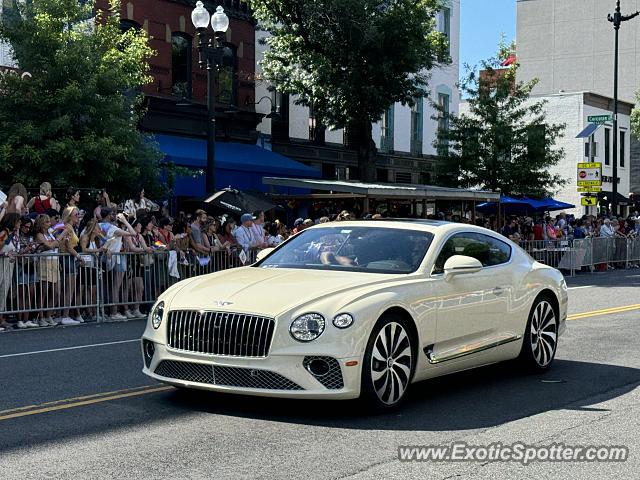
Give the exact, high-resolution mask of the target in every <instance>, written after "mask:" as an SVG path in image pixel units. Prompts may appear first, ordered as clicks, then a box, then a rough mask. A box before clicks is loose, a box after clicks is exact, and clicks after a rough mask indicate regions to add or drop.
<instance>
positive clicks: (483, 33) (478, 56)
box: [460, 0, 516, 76]
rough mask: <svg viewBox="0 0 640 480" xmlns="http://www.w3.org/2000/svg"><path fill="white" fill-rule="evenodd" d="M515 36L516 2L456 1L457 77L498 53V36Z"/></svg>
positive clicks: (491, 0) (493, 0)
mask: <svg viewBox="0 0 640 480" xmlns="http://www.w3.org/2000/svg"><path fill="white" fill-rule="evenodd" d="M502 33H504V34H505V35H506V40H507V42H510V41H511V40H513V39H515V36H516V0H460V76H463V75H464V72H465V69H464V64H465V63H468V64H469V65H472V66H473V65H477V64H478V63H480V60H484V59H487V58H489V57H491V56H493V55H495V53H496V52H497V50H498V48H497V47H498V42H499V41H500V36H501V35H502Z"/></svg>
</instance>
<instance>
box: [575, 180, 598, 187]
mask: <svg viewBox="0 0 640 480" xmlns="http://www.w3.org/2000/svg"><path fill="white" fill-rule="evenodd" d="M601 185H602V180H578V186H579V187H599V186H601Z"/></svg>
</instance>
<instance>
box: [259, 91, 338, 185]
mask: <svg viewBox="0 0 640 480" xmlns="http://www.w3.org/2000/svg"><path fill="white" fill-rule="evenodd" d="M270 91H271V101H272V102H273V108H274V109H275V111H276V112H278V113H279V116H278V117H276V118H274V119H272V120H271V136H272V138H273V139H274V140H281V141H287V140H288V139H289V95H288V94H283V93H281V92H278V91H277V90H276V89H275V88H271V89H270ZM326 178H333V177H326Z"/></svg>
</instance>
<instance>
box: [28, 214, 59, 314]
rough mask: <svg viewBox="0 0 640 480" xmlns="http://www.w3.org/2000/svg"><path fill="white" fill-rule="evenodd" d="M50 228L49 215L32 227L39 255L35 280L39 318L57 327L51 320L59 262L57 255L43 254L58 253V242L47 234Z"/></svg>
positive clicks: (37, 220) (41, 217)
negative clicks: (40, 308)
mask: <svg viewBox="0 0 640 480" xmlns="http://www.w3.org/2000/svg"><path fill="white" fill-rule="evenodd" d="M50 228H51V218H50V217H49V215H39V216H38V218H36V223H35V225H34V227H33V233H34V235H35V241H36V244H37V252H38V253H39V254H40V257H39V258H38V268H37V278H38V281H39V283H40V288H39V290H38V293H39V295H40V302H39V303H40V304H41V305H42V307H43V311H42V313H41V314H40V318H41V319H44V320H45V321H46V322H47V323H48V324H49V325H51V326H54V325H57V324H58V322H56V321H55V320H54V319H53V311H52V310H51V309H53V308H55V307H56V306H57V305H56V299H57V298H58V296H59V287H58V285H59V280H60V270H59V260H58V256H57V255H46V254H45V252H50V253H53V254H57V253H58V247H59V243H58V240H56V238H55V237H54V236H53V234H51V233H50V232H49V229H50Z"/></svg>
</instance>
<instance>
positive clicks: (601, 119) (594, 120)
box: [587, 115, 613, 123]
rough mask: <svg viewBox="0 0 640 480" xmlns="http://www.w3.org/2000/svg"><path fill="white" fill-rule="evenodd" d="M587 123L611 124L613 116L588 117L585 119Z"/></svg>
mask: <svg viewBox="0 0 640 480" xmlns="http://www.w3.org/2000/svg"><path fill="white" fill-rule="evenodd" d="M587 122H589V123H606V122H613V115H589V116H588V117H587Z"/></svg>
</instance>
